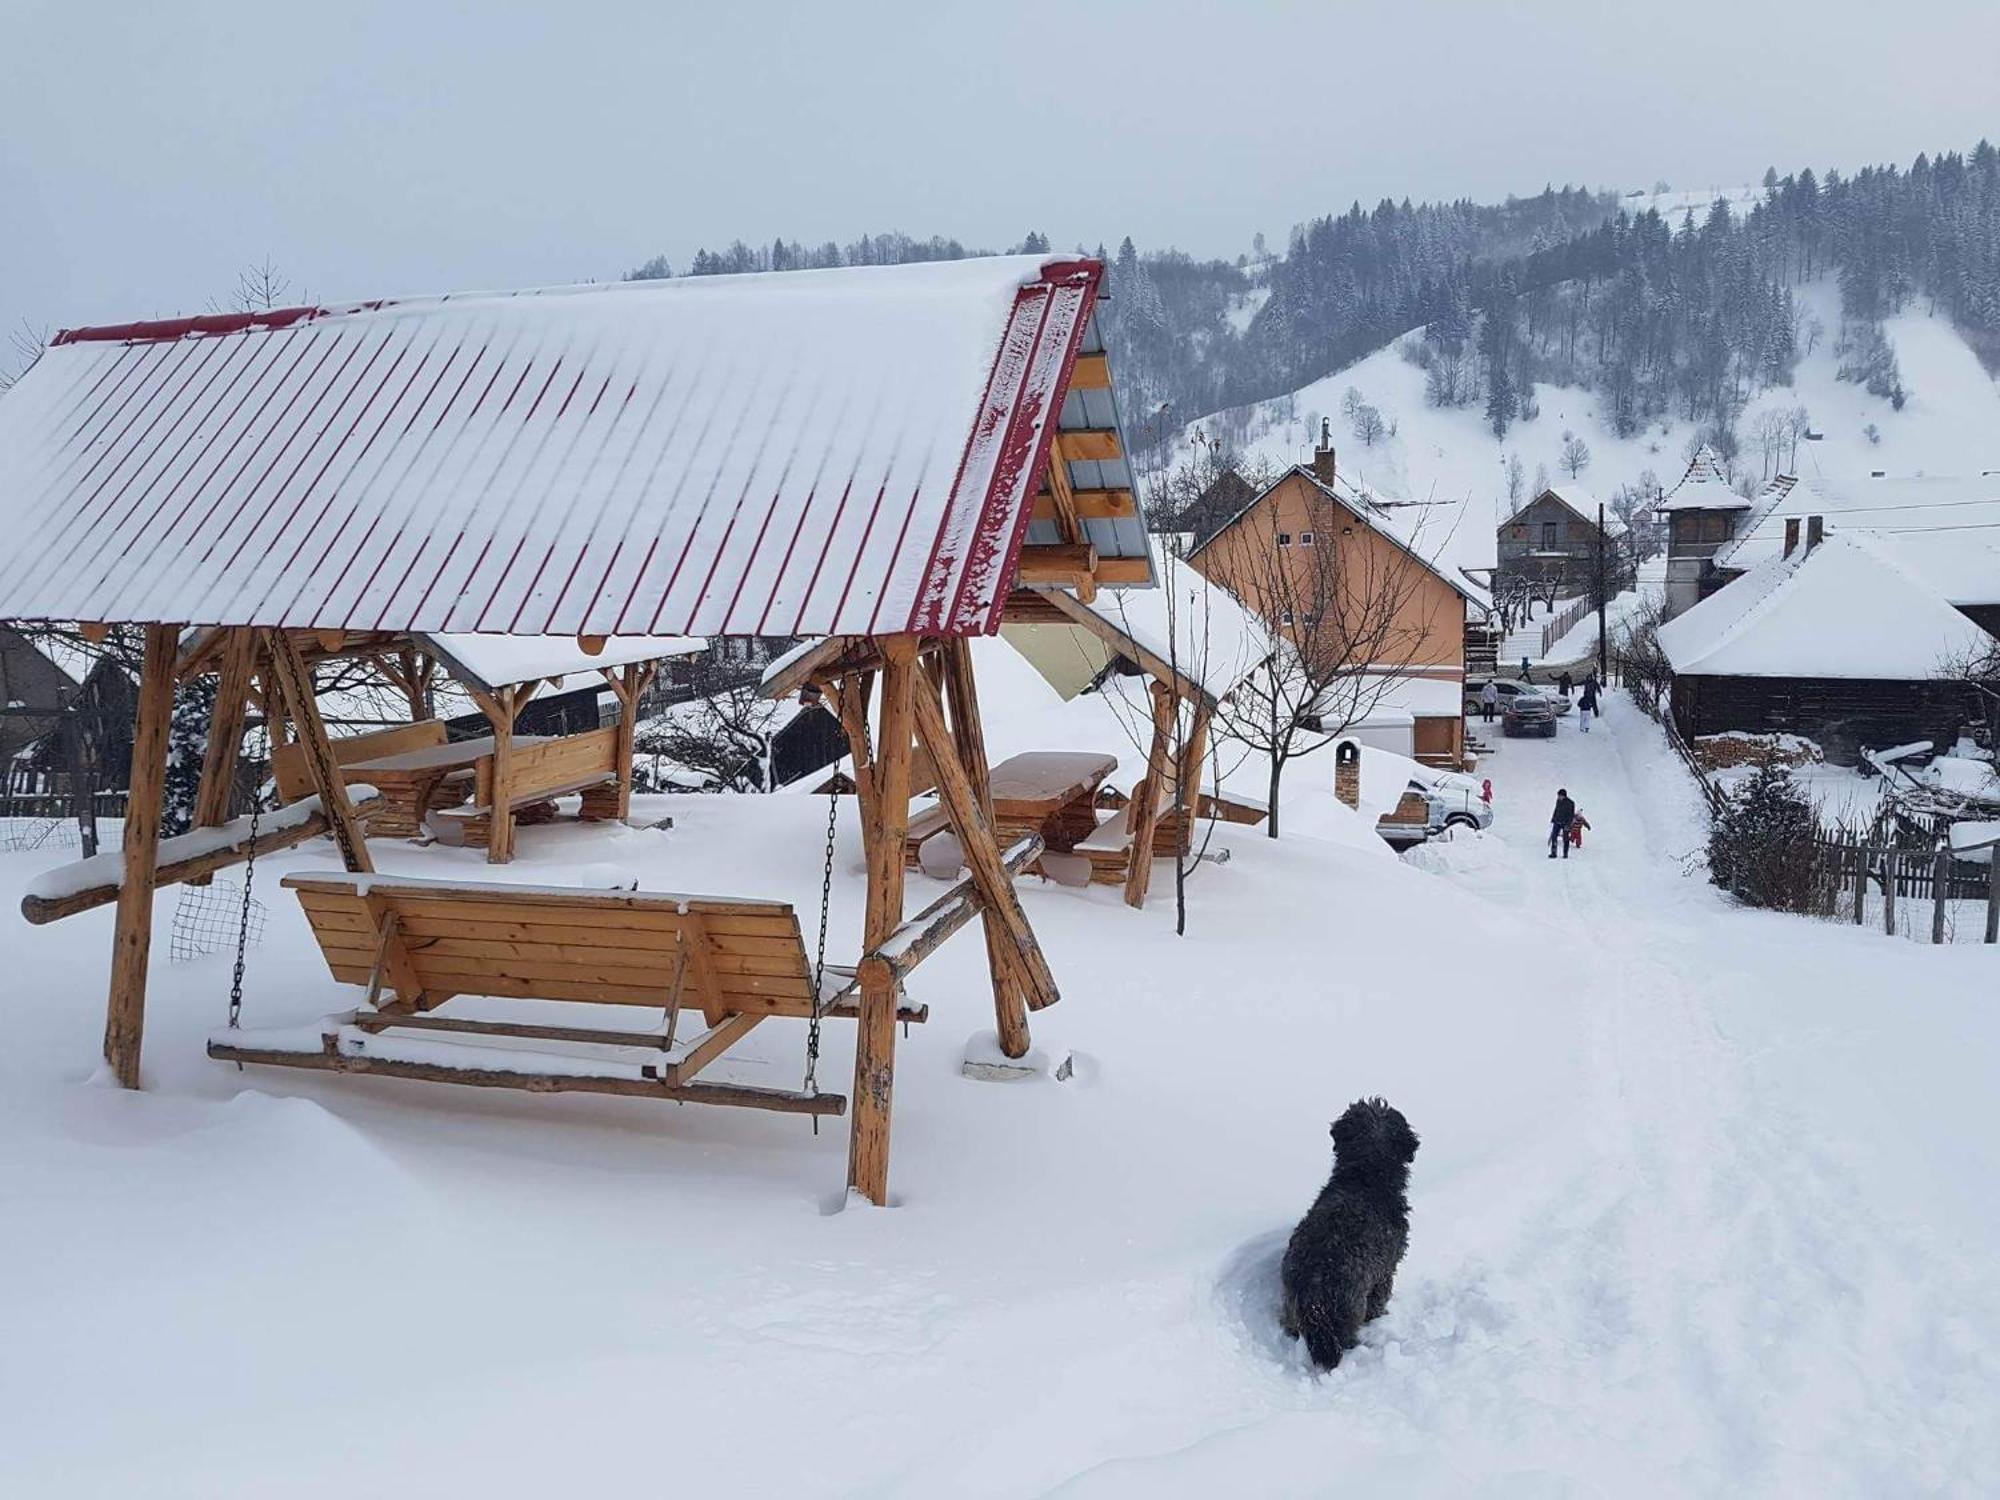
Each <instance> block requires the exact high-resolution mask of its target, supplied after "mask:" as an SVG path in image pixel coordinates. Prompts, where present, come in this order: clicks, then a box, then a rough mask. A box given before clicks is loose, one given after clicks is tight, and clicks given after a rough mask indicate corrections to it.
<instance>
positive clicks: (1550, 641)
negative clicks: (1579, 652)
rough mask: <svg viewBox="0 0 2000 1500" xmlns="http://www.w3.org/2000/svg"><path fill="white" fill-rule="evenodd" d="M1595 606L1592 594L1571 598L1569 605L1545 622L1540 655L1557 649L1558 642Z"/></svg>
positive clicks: (1544, 655) (1545, 654)
mask: <svg viewBox="0 0 2000 1500" xmlns="http://www.w3.org/2000/svg"><path fill="white" fill-rule="evenodd" d="M1593 608H1595V606H1594V605H1593V604H1592V602H1591V598H1590V595H1588V594H1585V595H1583V596H1582V597H1581V598H1578V599H1573V600H1571V601H1570V603H1569V607H1568V608H1566V609H1565V610H1563V612H1562V613H1561V614H1559V615H1555V616H1553V617H1551V618H1550V619H1549V620H1548V621H1547V622H1546V623H1544V624H1543V626H1542V649H1541V651H1540V653H1539V655H1540V656H1541V657H1547V656H1548V654H1549V652H1550V651H1552V650H1554V649H1555V644H1556V642H1557V641H1559V640H1561V639H1562V638H1563V637H1564V636H1566V635H1568V634H1569V633H1570V631H1572V630H1574V629H1575V628H1576V622H1577V621H1579V620H1581V619H1582V618H1583V617H1584V616H1585V615H1587V614H1589V613H1590V612H1591V610H1592V609H1593Z"/></svg>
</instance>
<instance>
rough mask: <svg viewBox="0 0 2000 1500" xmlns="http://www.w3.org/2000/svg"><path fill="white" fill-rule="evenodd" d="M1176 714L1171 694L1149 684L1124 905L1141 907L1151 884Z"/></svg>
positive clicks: (1161, 686)
mask: <svg viewBox="0 0 2000 1500" xmlns="http://www.w3.org/2000/svg"><path fill="white" fill-rule="evenodd" d="M1178 711H1179V703H1178V700H1177V699H1176V698H1175V697H1174V690H1173V689H1172V688H1171V687H1169V686H1168V685H1167V684H1166V683H1164V682H1156V683H1154V684H1153V743H1152V745H1151V747H1150V748H1149V749H1148V750H1147V751H1146V774H1145V775H1144V776H1143V777H1142V778H1141V779H1140V781H1139V784H1138V785H1137V786H1136V787H1134V788H1133V789H1132V813H1131V828H1132V863H1131V865H1130V866H1129V867H1128V868H1127V869H1126V871H1125V904H1126V905H1127V906H1144V905H1145V904H1146V891H1147V890H1148V888H1149V887H1150V886H1151V885H1152V883H1153V832H1154V830H1155V829H1156V828H1157V827H1158V826H1159V821H1160V790H1161V784H1162V783H1163V782H1164V781H1165V780H1166V777H1167V754H1168V747H1169V745H1170V744H1171V742H1172V737H1173V732H1174V718H1175V715H1176V714H1177V712H1178Z"/></svg>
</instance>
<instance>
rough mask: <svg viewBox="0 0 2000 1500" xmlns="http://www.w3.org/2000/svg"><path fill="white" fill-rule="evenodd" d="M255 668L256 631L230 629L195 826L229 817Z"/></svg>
mask: <svg viewBox="0 0 2000 1500" xmlns="http://www.w3.org/2000/svg"><path fill="white" fill-rule="evenodd" d="M256 671H257V632H256V631H255V630H252V629H249V628H247V627H238V628H235V629H232V630H231V631H230V632H229V639H228V640H227V641H226V642H225V643H224V645H223V651H222V675H221V678H220V680H219V681H218V682H217V683H216V685H215V709H214V711H213V713H211V714H210V716H209V721H208V744H207V745H206V746H205V747H204V748H203V750H202V756H201V787H200V790H199V791H197V792H196V793H195V801H194V821H195V826H196V827H197V828H220V827H221V826H222V825H223V824H224V823H227V822H228V821H229V794H230V793H231V792H232V791H234V790H235V787H236V762H237V759H238V757H239V756H240V755H241V754H242V750H243V714H244V710H245V709H246V708H247V707H248V706H249V703H250V683H251V679H252V678H253V677H254V676H255V675H256Z"/></svg>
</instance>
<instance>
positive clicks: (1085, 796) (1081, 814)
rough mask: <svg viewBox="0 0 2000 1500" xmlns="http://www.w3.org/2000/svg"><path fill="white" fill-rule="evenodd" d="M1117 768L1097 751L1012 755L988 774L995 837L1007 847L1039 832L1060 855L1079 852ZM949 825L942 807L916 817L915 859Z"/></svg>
mask: <svg viewBox="0 0 2000 1500" xmlns="http://www.w3.org/2000/svg"><path fill="white" fill-rule="evenodd" d="M1117 769H1118V757H1117V756H1115V755H1104V754H1100V753H1099V752H1097V751H1094V750H1027V751H1023V752H1022V753H1021V754H1019V755H1012V756H1009V757H1008V758H1007V759H1006V760H1003V761H1001V762H1000V763H999V764H998V765H996V766H994V767H993V769H992V770H991V771H990V772H989V773H988V776H989V779H990V781H991V783H992V787H993V826H994V831H995V833H996V834H997V835H998V836H999V838H1000V840H1001V842H1002V843H1003V844H1004V843H1010V842H1012V841H1014V840H1016V839H1019V838H1022V837H1024V836H1025V835H1027V834H1030V833H1034V834H1039V835H1041V838H1042V842H1043V843H1044V844H1045V845H1046V846H1047V847H1048V848H1049V849H1051V850H1053V851H1055V852H1057V853H1064V852H1067V851H1068V850H1070V849H1073V848H1075V847H1076V845H1077V843H1078V841H1079V840H1081V839H1084V838H1087V837H1089V836H1090V834H1091V833H1092V832H1093V831H1094V830H1095V829H1096V827H1097V810H1096V806H1095V798H1096V794H1097V788H1098V787H1099V786H1100V785H1101V784H1102V783H1103V781H1104V778H1105V777H1107V776H1109V775H1110V774H1111V773H1112V772H1113V771H1115V770H1117ZM946 826H947V822H946V818H945V814H944V809H943V808H941V807H933V808H930V809H928V810H927V811H924V812H921V813H918V814H917V815H916V816H914V817H913V818H911V820H910V830H909V836H908V839H907V841H906V845H905V847H906V849H907V851H908V854H909V858H910V860H911V861H912V862H914V861H915V860H916V857H917V851H918V850H919V849H920V848H921V847H922V846H923V843H924V841H925V840H926V839H928V838H930V837H931V836H932V835H933V834H935V833H939V832H942V831H943V830H944V829H945V827H946Z"/></svg>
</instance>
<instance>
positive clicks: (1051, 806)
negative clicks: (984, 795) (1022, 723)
mask: <svg viewBox="0 0 2000 1500" xmlns="http://www.w3.org/2000/svg"><path fill="white" fill-rule="evenodd" d="M1117 769H1118V757H1117V756H1115V755H1103V754H1099V753H1098V752H1097V751H1094V750H1027V751H1023V752H1022V753H1021V754H1019V755H1010V756H1008V757H1007V759H1005V760H1003V761H1001V762H1000V764H999V765H997V766H995V767H993V769H992V771H991V773H990V775H991V778H992V783H993V811H994V813H995V814H996V815H998V816H1004V817H1010V818H1033V817H1047V816H1048V815H1049V814H1051V813H1056V812H1060V811H1061V810H1062V809H1063V808H1065V807H1067V806H1069V804H1070V803H1072V802H1074V801H1076V800H1077V799H1078V798H1079V797H1087V796H1089V795H1090V794H1091V793H1092V792H1094V791H1096V790H1097V786H1098V783H1100V782H1101V781H1103V780H1104V778H1105V777H1107V776H1109V775H1110V774H1111V773H1112V772H1113V771H1115V770H1117Z"/></svg>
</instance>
